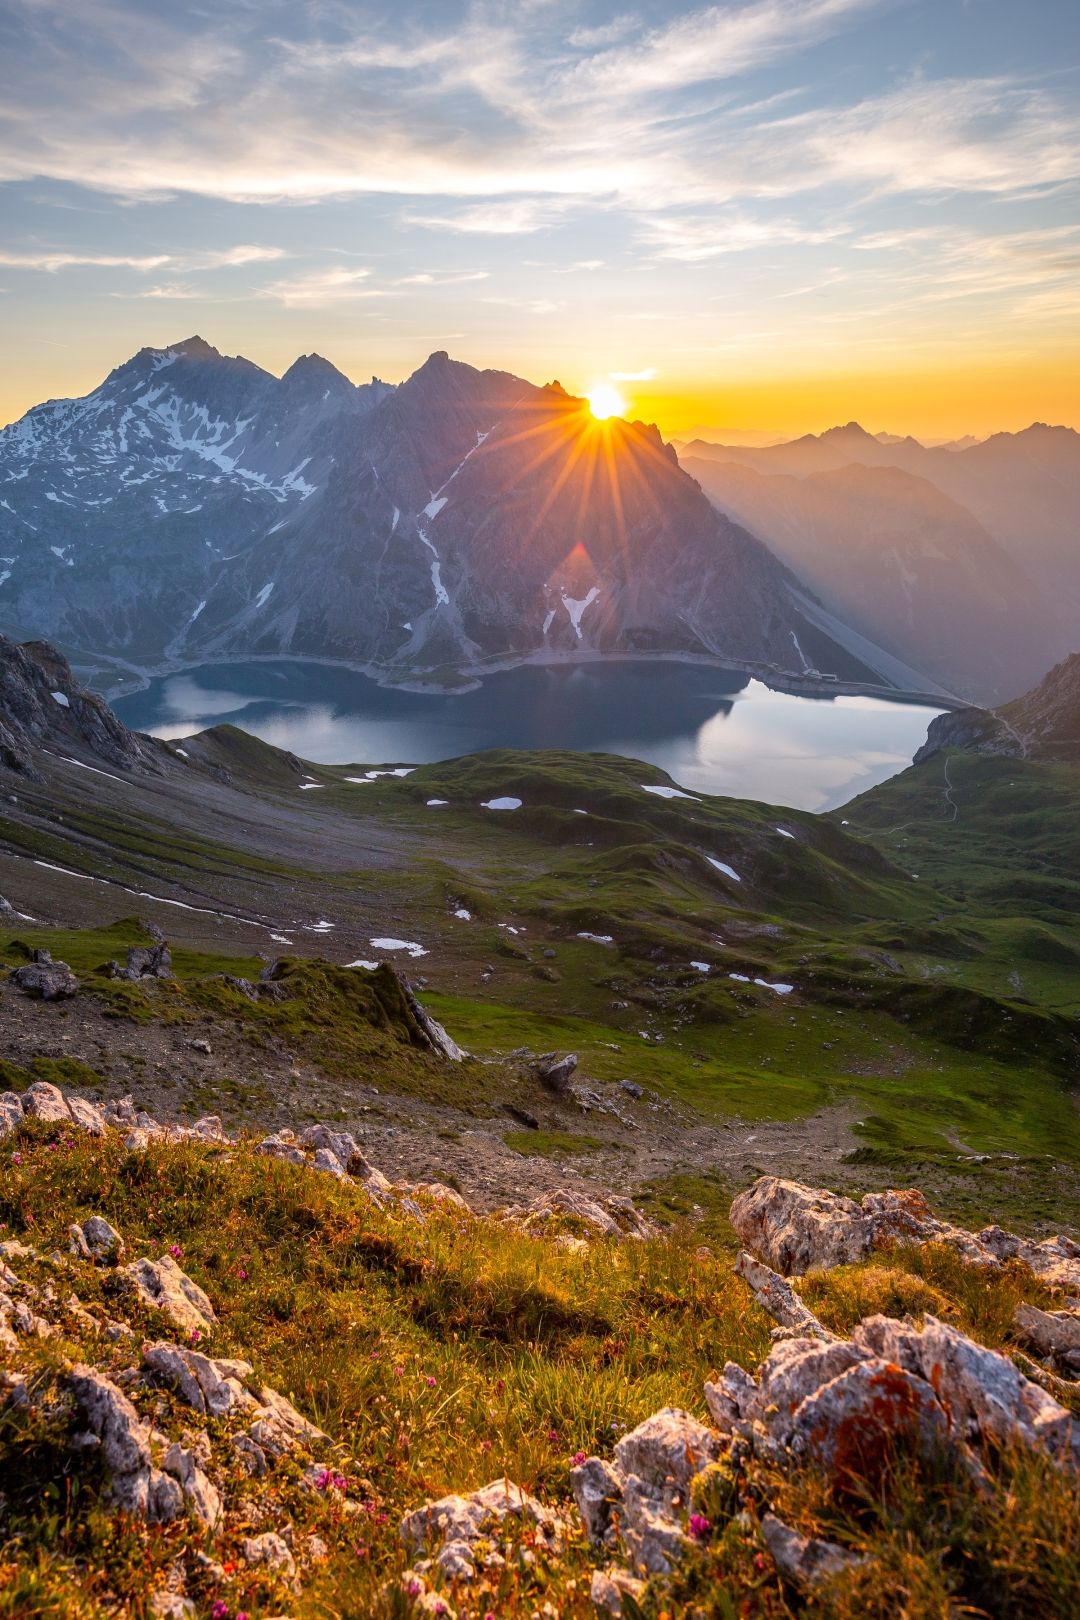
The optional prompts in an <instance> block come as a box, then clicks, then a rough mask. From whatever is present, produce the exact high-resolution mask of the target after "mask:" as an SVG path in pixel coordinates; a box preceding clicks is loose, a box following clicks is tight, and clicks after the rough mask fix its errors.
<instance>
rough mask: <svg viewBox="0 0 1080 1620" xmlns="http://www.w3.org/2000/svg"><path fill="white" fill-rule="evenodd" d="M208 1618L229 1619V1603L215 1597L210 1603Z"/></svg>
mask: <svg viewBox="0 0 1080 1620" xmlns="http://www.w3.org/2000/svg"><path fill="white" fill-rule="evenodd" d="M210 1620H229V1605H228V1604H227V1603H226V1602H225V1601H224V1600H223V1599H222V1598H215V1599H214V1602H213V1603H211V1605H210Z"/></svg>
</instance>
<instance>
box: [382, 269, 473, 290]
mask: <svg viewBox="0 0 1080 1620" xmlns="http://www.w3.org/2000/svg"><path fill="white" fill-rule="evenodd" d="M490 275H491V271H490V270H461V271H457V272H455V271H450V272H449V274H446V275H440V274H437V273H436V272H435V271H433V270H421V271H418V272H417V274H416V275H412V276H398V278H397V280H396V281H395V283H394V285H395V286H397V287H460V286H463V285H464V284H465V283H466V282H468V281H487V280H488V279H489V277H490Z"/></svg>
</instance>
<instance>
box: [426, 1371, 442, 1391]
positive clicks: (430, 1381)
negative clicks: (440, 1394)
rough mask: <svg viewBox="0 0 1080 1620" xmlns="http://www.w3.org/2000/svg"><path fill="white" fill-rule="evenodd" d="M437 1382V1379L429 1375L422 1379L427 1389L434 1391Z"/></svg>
mask: <svg viewBox="0 0 1080 1620" xmlns="http://www.w3.org/2000/svg"><path fill="white" fill-rule="evenodd" d="M438 1382H439V1380H438V1379H437V1378H432V1376H431V1374H430V1373H428V1375H427V1377H426V1378H425V1379H424V1383H425V1384H426V1385H427V1387H428V1389H434V1388H435V1386H436V1384H437V1383H438Z"/></svg>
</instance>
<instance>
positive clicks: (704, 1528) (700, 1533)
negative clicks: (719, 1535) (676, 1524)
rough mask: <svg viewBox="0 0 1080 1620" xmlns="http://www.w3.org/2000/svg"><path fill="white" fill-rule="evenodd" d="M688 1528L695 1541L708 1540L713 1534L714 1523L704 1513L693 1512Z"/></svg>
mask: <svg viewBox="0 0 1080 1620" xmlns="http://www.w3.org/2000/svg"><path fill="white" fill-rule="evenodd" d="M687 1529H688V1530H689V1531H690V1534H691V1535H692V1536H693V1538H694V1540H695V1541H708V1539H709V1537H710V1536H711V1534H712V1524H711V1523H710V1521H709V1520H708V1519H707V1518H706V1517H705V1515H704V1513H691V1515H690V1523H689V1525H688V1526H687Z"/></svg>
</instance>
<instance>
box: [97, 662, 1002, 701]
mask: <svg viewBox="0 0 1080 1620" xmlns="http://www.w3.org/2000/svg"><path fill="white" fill-rule="evenodd" d="M69 657H70V658H71V660H72V663H73V664H74V665H75V667H76V668H77V669H79V668H81V669H82V670H86V671H89V672H90V680H91V681H92V682H94V681H96V682H99V683H100V682H101V681H102V677H103V675H104V673H105V672H107V671H108V670H110V669H111V670H112V671H114V672H115V676H116V679H114V680H113V682H111V683H110V685H109V687H108V689H107V690H105V691H103V692H102V696H104V697H105V698H106V699H107V700H108V701H109V702H110V703H113V702H115V701H117V700H119V699H123V698H126V697H133V696H134V695H135V694H136V693H138V692H145V691H146V690H147V689H148V688H149V686H150V683H151V681H154V680H160V679H162V678H163V677H166V676H169V675H182V674H184V673H186V672H188V671H191V670H195V669H206V668H215V667H218V666H228V665H231V664H314V665H318V666H320V667H321V668H325V669H347V670H349V671H350V672H351V673H353V674H356V675H361V676H363V677H364V678H365V679H366V680H370V681H372V682H373V683H374V684H375V685H376V686H381V687H384V688H387V689H389V690H391V691H399V692H413V693H416V694H417V695H419V696H430V697H459V696H462V695H463V694H464V693H466V692H475V691H478V690H479V689H480V687H482V685H483V683H484V678H485V677H486V676H490V675H499V674H503V673H505V672H506V671H508V670H512V669H521V668H537V669H574V668H587V667H589V666H595V665H601V664H627V663H645V664H649V663H652V664H686V665H690V666H692V667H697V668H703V669H718V670H723V671H725V672H726V673H728V674H740V675H746V676H747V678H748V679H750V680H757V681H760V682H761V684H762V685H763V686H766V687H768V689H769V690H770V691H773V692H781V693H786V694H787V695H789V696H792V697H806V698H811V699H814V698H832V697H869V698H878V699H880V700H881V701H883V702H893V703H903V704H907V705H917V706H919V707H923V708H929V709H936V710H941V711H947V710H952V711H955V710H959V709H965V708H972V707H978V705H973V704H971V703H968V702H967V701H966V700H964V699H962V698H959V697H956V696H954V695H953V694H952V693H946V692H927V691H921V690H909V689H905V688H902V687H896V686H886V685H876V684H873V683H871V682H866V681H862V682H859V681H842V680H824V679H820V678H817V679H815V678H814V677H812V676H807V675H805V674H803V673H801V672H799V671H796V670H781V669H777V668H776V667H774V666H773V665H767V664H760V663H756V662H753V661H750V660H736V659H728V658H722V657H720V656H718V655H713V654H709V653H692V652H652V651H638V652H597V651H595V650H594V649H591V648H590V649H587V650H583V651H581V652H574V653H549V652H545V651H543V650H542V649H541V650H538V651H536V652H532V653H525V654H520V655H519V654H494V655H492V656H491V657H490V658H488V659H484V660H482V661H480V662H478V663H474V664H467V665H463V666H462V668H461V671H460V675H461V679H460V680H458V681H455V682H454V683H453V684H450V683H449V682H448V681H445V680H443V681H438V680H430V681H426V680H423V679H421V678H419V677H420V673H421V672H414V674H413V676H412V678H410V677H409V676H408V675H406V676H404V678H399V679H394V678H393V674H394V672H393V671H392V670H390V669H389V668H388V667H387V666H386V665H379V664H370V663H360V662H357V661H355V660H353V659H348V658H326V657H318V656H314V655H310V654H304V653H222V654H218V655H216V656H205V657H202V658H195V659H182V660H181V659H176V660H174V659H166V660H163V661H161V662H159V663H154V664H145V665H143V664H136V663H132V662H128V661H127V660H126V659H118V658H110V657H106V656H104V655H98V656H97V657H94V656H93V655H88V656H84V655H82V654H80V653H77V652H72V653H71V654H69ZM125 677H127V678H126V679H125Z"/></svg>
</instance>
